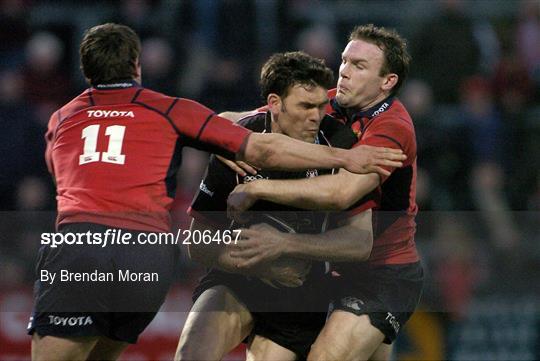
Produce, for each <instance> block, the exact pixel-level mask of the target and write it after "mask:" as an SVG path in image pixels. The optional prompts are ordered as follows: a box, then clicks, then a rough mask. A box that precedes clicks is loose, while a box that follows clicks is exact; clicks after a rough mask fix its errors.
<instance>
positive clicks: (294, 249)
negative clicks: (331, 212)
mask: <svg viewBox="0 0 540 361" xmlns="http://www.w3.org/2000/svg"><path fill="white" fill-rule="evenodd" d="M284 238H285V239H284V242H285V244H284V247H283V254H284V255H286V256H290V257H297V258H303V259H311V260H318V261H330V262H362V261H365V260H367V259H368V258H369V256H370V254H371V249H372V247H373V231H372V224H371V210H367V211H364V212H363V213H361V214H358V215H356V216H353V217H351V218H349V219H347V220H346V224H345V225H343V226H341V227H339V228H336V229H332V230H329V231H326V232H324V233H320V234H298V233H287V234H285V235H284Z"/></svg>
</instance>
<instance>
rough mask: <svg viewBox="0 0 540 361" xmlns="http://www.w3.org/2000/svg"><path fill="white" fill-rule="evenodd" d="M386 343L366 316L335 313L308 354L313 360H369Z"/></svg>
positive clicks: (309, 358) (343, 312)
mask: <svg viewBox="0 0 540 361" xmlns="http://www.w3.org/2000/svg"><path fill="white" fill-rule="evenodd" d="M383 340H384V335H383V333H382V332H381V331H379V330H378V329H377V328H375V327H373V325H371V322H370V320H369V317H368V316H367V315H355V314H353V313H350V312H346V311H341V310H337V311H334V312H333V313H332V314H331V315H330V317H329V318H328V321H327V322H326V325H325V326H324V328H323V329H322V331H321V333H320V334H319V336H318V337H317V340H316V341H315V343H314V344H313V346H312V347H311V351H310V353H309V355H308V360H310V361H318V360H324V361H330V360H339V361H349V360H351V361H352V360H367V359H369V357H370V356H371V355H372V354H373V353H374V352H375V350H377V348H378V347H379V346H380V345H381V343H382V342H383Z"/></svg>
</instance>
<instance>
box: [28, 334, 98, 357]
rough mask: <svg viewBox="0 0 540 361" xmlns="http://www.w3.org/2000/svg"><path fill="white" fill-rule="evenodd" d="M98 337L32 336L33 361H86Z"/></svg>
mask: <svg viewBox="0 0 540 361" xmlns="http://www.w3.org/2000/svg"><path fill="white" fill-rule="evenodd" d="M97 342H98V337H58V336H40V335H38V334H37V333H34V334H33V335H32V360H33V361H48V360H55V361H63V360H66V361H68V360H69V361H71V360H86V359H87V357H88V355H89V354H90V352H91V351H92V348H93V347H94V346H95V345H96V343H97Z"/></svg>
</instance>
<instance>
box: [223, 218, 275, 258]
mask: <svg viewBox="0 0 540 361" xmlns="http://www.w3.org/2000/svg"><path fill="white" fill-rule="evenodd" d="M240 232H241V233H240V235H241V239H239V240H238V241H237V242H236V244H231V245H229V246H228V247H229V250H230V253H229V254H230V256H231V257H233V258H241V260H239V261H238V263H237V267H238V268H250V267H253V266H255V265H257V264H259V263H261V262H269V261H273V260H275V259H277V258H279V257H280V256H281V255H282V254H283V251H284V248H285V241H284V238H283V236H284V235H285V234H286V233H282V232H280V231H278V230H277V229H275V228H274V227H272V226H269V225H268V224H264V223H260V224H256V225H253V226H251V227H250V228H249V229H245V228H244V229H241V231H240Z"/></svg>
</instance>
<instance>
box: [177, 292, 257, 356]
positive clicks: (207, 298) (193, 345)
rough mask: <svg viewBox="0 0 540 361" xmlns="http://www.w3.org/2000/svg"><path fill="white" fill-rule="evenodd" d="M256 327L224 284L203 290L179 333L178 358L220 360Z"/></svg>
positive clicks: (245, 310)
mask: <svg viewBox="0 0 540 361" xmlns="http://www.w3.org/2000/svg"><path fill="white" fill-rule="evenodd" d="M252 328H253V318H252V317H251V314H250V312H249V310H248V309H247V308H246V307H245V306H244V305H243V304H242V303H241V302H239V301H238V300H237V298H236V297H235V296H234V295H233V293H232V292H231V291H230V290H229V289H228V288H227V287H224V286H214V287H211V288H209V289H207V290H206V291H204V292H203V293H202V294H201V296H200V297H199V298H198V299H197V301H195V304H194V305H193V307H192V308H191V311H190V312H189V315H188V317H187V320H186V323H185V325H184V328H183V330H182V333H181V335H180V341H179V342H178V348H177V350H176V359H177V360H197V359H221V358H222V357H223V356H224V355H225V354H226V353H227V352H229V351H230V350H231V349H233V348H234V347H236V346H237V345H238V344H240V342H242V340H244V339H245V338H246V337H247V336H248V335H249V333H250V332H251V329H252Z"/></svg>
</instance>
